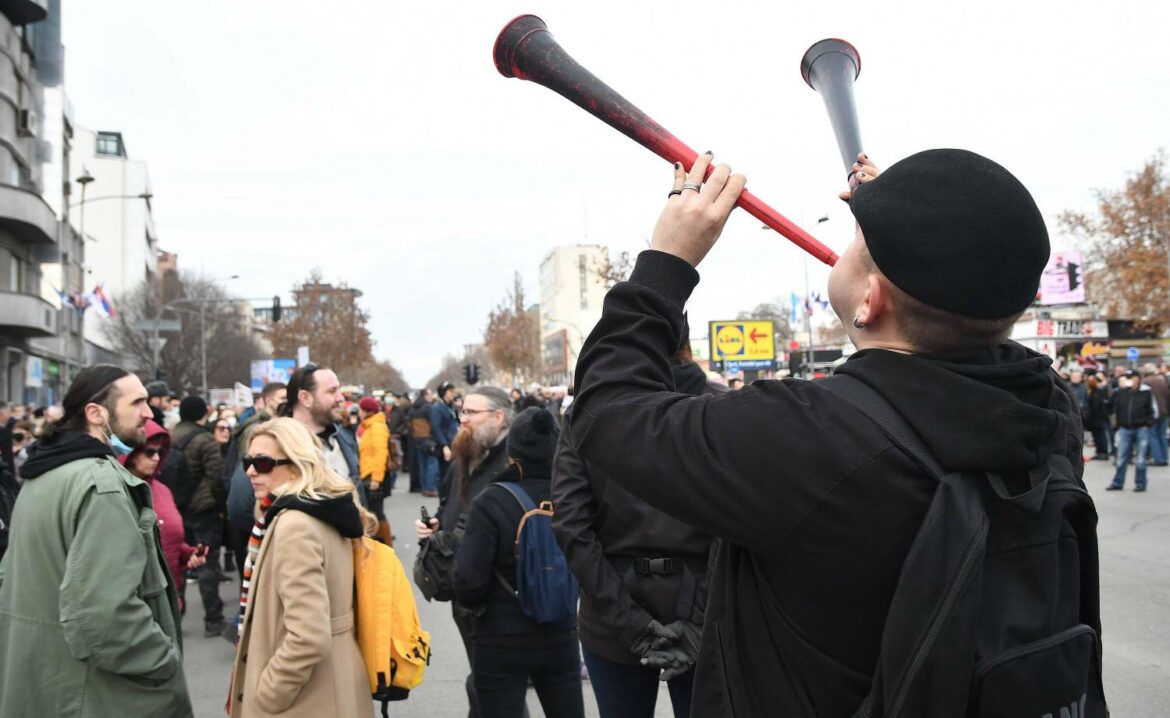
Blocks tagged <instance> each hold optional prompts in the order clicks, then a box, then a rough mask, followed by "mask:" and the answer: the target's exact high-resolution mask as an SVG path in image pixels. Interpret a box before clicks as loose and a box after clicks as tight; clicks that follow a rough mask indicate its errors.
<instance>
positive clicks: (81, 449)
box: [20, 431, 114, 479]
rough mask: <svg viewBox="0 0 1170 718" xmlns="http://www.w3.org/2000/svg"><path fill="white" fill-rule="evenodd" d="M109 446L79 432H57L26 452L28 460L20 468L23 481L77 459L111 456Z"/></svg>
mask: <svg viewBox="0 0 1170 718" xmlns="http://www.w3.org/2000/svg"><path fill="white" fill-rule="evenodd" d="M113 455H114V450H113V449H111V448H110V446H109V444H106V443H105V442H102V441H98V440H97V439H95V438H93V437H92V436H90V435H89V434H86V433H83V432H80V431H58V432H56V433H54V434H53V435H52V436H50V437H49V438H48V439H42V440H41V441H38V442H37V443H35V444H33V445H32V447H31V448H29V450H28V459H27V460H26V461H25V462H24V466H21V467H20V475H21V476H22V477H23V478H25V479H35V478H37V477H38V476H41V475H42V474H46V473H48V472H50V471H52V470H53V469H56V468H58V467H61V466H64V465H65V464H68V463H70V462H73V461H77V460H79V459H99V458H101V457H103V456H113Z"/></svg>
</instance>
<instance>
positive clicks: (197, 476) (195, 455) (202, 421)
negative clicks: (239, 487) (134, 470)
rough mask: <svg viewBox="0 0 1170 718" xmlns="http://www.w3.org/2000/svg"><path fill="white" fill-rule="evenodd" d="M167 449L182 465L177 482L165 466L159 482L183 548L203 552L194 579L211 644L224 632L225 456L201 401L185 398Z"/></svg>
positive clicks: (183, 585) (184, 588)
mask: <svg viewBox="0 0 1170 718" xmlns="http://www.w3.org/2000/svg"><path fill="white" fill-rule="evenodd" d="M171 447H172V449H171V451H172V452H173V453H177V454H179V455H180V458H179V460H180V461H182V462H183V471H182V474H181V480H180V476H179V475H178V473H177V472H176V473H175V475H174V477H172V475H171V474H170V473H168V471H167V467H166V465H165V464H164V466H163V471H162V474H161V477H160V478H161V480H162V482H163V483H164V484H167V485H168V486H169V487H170V489H171V491H172V493H174V495H175V504H176V505H177V506H178V507H179V512H180V513H181V514H182V515H183V526H184V528H185V529H186V530H187V543H189V544H191V545H192V546H197V545H199V544H203V545H204V546H206V547H207V563H205V564H203V566H201V567H199V568H198V569H197V571H196V573H197V576H198V578H199V594H200V596H201V597H202V599H203V612H204V613H203V635H204V636H206V637H208V638H211V637H215V636H219V635H220V634H221V633H223V631H224V630H225V629H226V628H227V627H228V626H227V622H226V621H225V620H224V615H223V599H221V598H220V596H219V579H220V576H221V574H220V563H219V554H220V551H219V549H220V546H221V545H222V544H223V521H224V518H223V516H224V514H225V513H226V511H227V487H226V486H225V485H224V481H223V454H221V453H220V450H219V444H218V443H217V442H216V440H215V436H214V435H213V434H212V433H211V432H210V431H208V430H207V402H206V401H204V400H203V398H202V397H198V396H188V397H185V398H184V399H183V401H182V402H181V403H180V404H179V423H178V424H176V425H175V428H174V429H173V430H172V432H171ZM168 481H170V482H172V483H168ZM179 590H181V591H185V590H186V584H185V583H184V584H181V585H180V586H179Z"/></svg>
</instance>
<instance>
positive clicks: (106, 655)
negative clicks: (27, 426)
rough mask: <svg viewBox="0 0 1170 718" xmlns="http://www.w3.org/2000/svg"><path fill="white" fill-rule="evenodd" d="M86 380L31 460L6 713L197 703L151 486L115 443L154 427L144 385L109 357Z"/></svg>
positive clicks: (15, 551) (79, 712)
mask: <svg viewBox="0 0 1170 718" xmlns="http://www.w3.org/2000/svg"><path fill="white" fill-rule="evenodd" d="M95 370H97V371H96V372H95ZM90 372H94V374H96V375H94V374H89V373H90ZM118 372H121V374H119V373H118ZM79 385H80V387H81V388H80V390H79V392H78V395H77V396H68V395H67V396H66V398H65V411H66V415H65V418H63V419H62V420H61V422H59V423H58V424H57V425H56V426H55V427H54V429H55V430H54V431H53V432H52V434H51V436H49V437H48V438H47V439H45V440H43V441H41V442H40V443H39V444H38V445H37V446H36V447H35V448H34V450H33V451H32V452H31V453H30V456H29V459H28V461H27V462H26V463H25V464H24V466H23V467H22V469H21V475H22V476H23V477H24V479H25V482H24V485H23V486H22V488H21V493H20V497H19V498H18V500H17V502H16V507H15V509H14V511H13V517H12V530H11V534H10V543H9V550H8V552H7V553H6V554H5V555H4V559H3V562H0V716H4V718H26V717H27V718H33V717H36V718H42V717H44V716H53V717H54V718H57V717H60V716H68V717H69V718H74V717H76V718H91V717H92V718H106V717H110V718H113V717H115V716H117V717H119V718H120V717H122V716H167V717H168V718H171V717H176V718H183V717H185V716H191V715H192V710H191V701H190V698H189V697H188V694H187V683H186V679H185V678H184V676H183V665H182V653H181V648H182V647H181V643H180V639H181V634H180V627H179V624H178V603H177V593H176V591H175V586H174V584H173V582H172V581H171V578H170V574H169V572H168V571H167V568H166V563H165V559H164V557H163V554H162V549H161V546H160V544H159V539H158V527H157V518H156V516H155V513H154V510H153V508H152V504H151V494H150V487H149V486H148V485H147V484H146V483H144V482H143V481H142V480H140V479H138V478H136V477H134V476H133V475H131V474H130V473H129V472H128V471H126V469H124V468H123V467H122V466H121V465H120V464H119V463H118V461H117V460H116V459H115V451H114V450H112V449H111V446H114V447H117V448H124V447H126V446H127V445H132V444H136V443H138V442H139V441H141V440H142V439H141V436H140V435H141V433H142V432H141V427H142V424H144V423H145V421H146V419H148V418H150V416H151V414H150V410H149V407H148V406H147V405H146V390H145V389H144V388H143V386H142V382H140V381H139V380H138V378H137V377H134V376H133V375H127V374H126V373H125V372H124V371H122V370H120V369H116V368H115V367H110V366H108V365H98V366H95V367H90V368H89V369H86V370H85V371H83V372H82V373H81V374H80V375H79V376H78V378H77V379H76V380H75V381H74V386H75V387H77V386H79ZM87 387H88V388H87ZM83 392H84V393H85V396H80V394H81V393H83ZM70 394H71V395H72V394H74V391H73V390H71V391H70ZM90 397H93V398H90ZM71 399H72V401H71Z"/></svg>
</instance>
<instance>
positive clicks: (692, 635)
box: [642, 621, 703, 681]
mask: <svg viewBox="0 0 1170 718" xmlns="http://www.w3.org/2000/svg"><path fill="white" fill-rule="evenodd" d="M665 629H666V630H667V631H672V632H674V633H677V634H679V640H678V642H677V643H675V644H673V645H667V646H663V647H659V648H652V649H651V650H649V651H647V652H645V653H643V654H642V665H644V666H650V667H652V668H658V669H661V670H662V675H660V676H659V679H660V680H663V681H669V680H671V679H672V678H677V677H678V676H681V675H682V674H684V673H686V672H687V671H689V670H691V668H692V667H693V666H694V665H695V661H696V660H698V658H699V640H700V638H701V637H702V634H703V631H702V628H701V627H700V626H699V625H698V624H696V623H691V622H690V621H675V622H674V623H670V624H667V625H666V627H665Z"/></svg>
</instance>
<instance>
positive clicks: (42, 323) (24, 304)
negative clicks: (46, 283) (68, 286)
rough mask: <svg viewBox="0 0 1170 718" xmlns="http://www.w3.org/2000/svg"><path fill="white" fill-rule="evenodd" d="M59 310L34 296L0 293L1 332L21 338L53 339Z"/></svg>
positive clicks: (18, 293)
mask: <svg viewBox="0 0 1170 718" xmlns="http://www.w3.org/2000/svg"><path fill="white" fill-rule="evenodd" d="M56 318H57V310H56V309H55V308H54V307H53V305H52V304H50V303H49V302H47V301H45V300H44V299H41V298H40V297H38V296H36V295H34V294H23V293H21V292H0V332H3V333H4V334H7V335H10V336H19V337H25V338H30V337H51V336H53V335H55V334H56V333H57V332H56Z"/></svg>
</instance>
